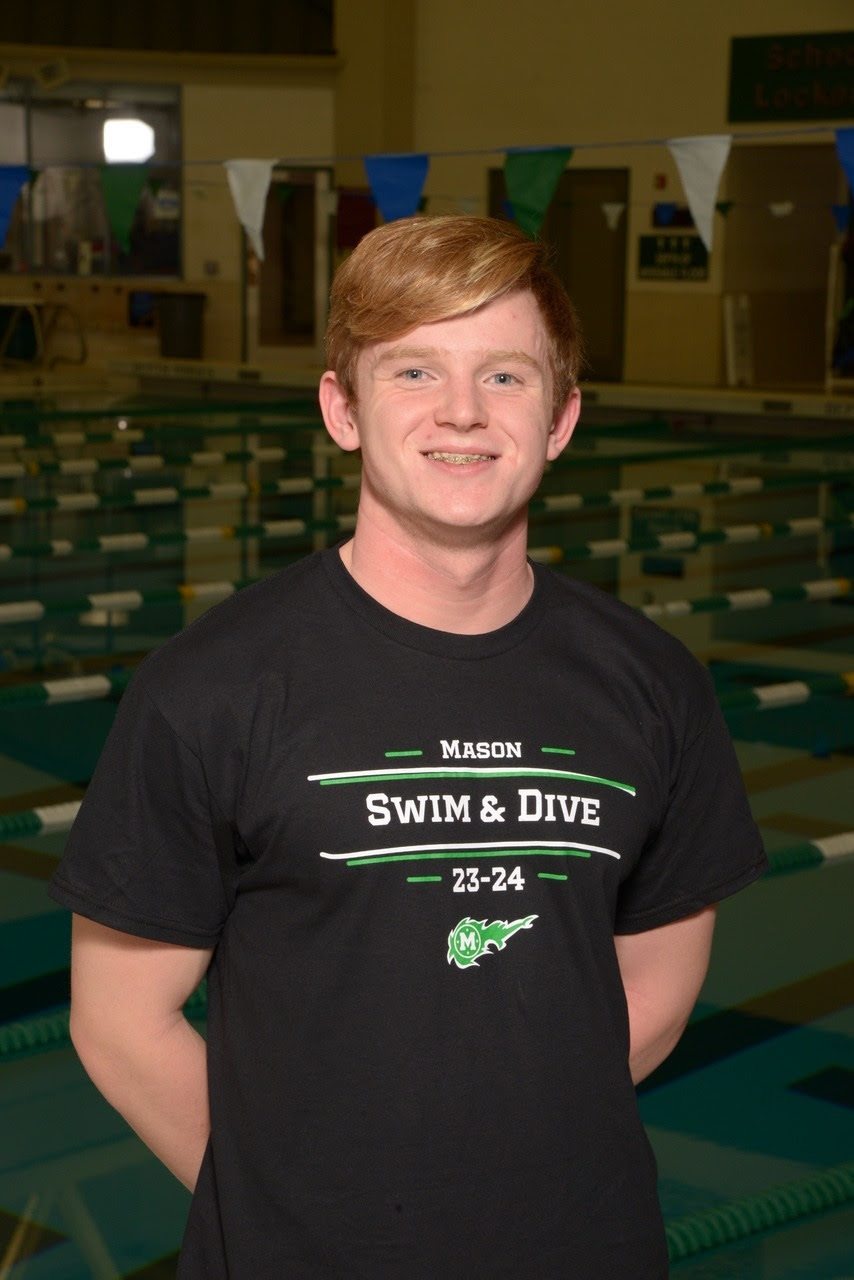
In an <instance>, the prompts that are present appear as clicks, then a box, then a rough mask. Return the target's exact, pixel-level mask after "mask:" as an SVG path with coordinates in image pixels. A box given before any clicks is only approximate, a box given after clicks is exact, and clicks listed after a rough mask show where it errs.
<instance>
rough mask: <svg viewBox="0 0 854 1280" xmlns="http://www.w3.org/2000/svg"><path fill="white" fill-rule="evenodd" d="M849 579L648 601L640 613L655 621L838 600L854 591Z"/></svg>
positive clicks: (830, 579)
mask: <svg viewBox="0 0 854 1280" xmlns="http://www.w3.org/2000/svg"><path fill="white" fill-rule="evenodd" d="M852 585H854V584H852V581H851V579H850V578H818V579H816V580H815V581H813V582H799V583H797V584H796V585H795V586H793V587H775V588H773V589H772V588H769V587H751V588H748V589H746V590H744V591H728V592H725V593H723V594H721V595H716V596H701V597H699V598H698V599H695V600H668V601H667V602H666V603H665V604H645V605H643V606H641V608H640V612H641V613H645V614H646V616H647V617H648V618H652V619H654V620H659V619H669V618H684V617H686V616H687V615H688V614H692V613H714V612H718V611H721V610H732V611H733V612H739V611H743V610H748V609H765V608H767V607H768V606H769V605H772V604H788V603H791V602H792V601H795V600H806V601H810V602H815V601H818V600H837V599H839V598H840V597H842V596H847V595H849V594H850V592H851V590H852Z"/></svg>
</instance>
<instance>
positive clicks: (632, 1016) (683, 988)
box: [614, 906, 715, 1084]
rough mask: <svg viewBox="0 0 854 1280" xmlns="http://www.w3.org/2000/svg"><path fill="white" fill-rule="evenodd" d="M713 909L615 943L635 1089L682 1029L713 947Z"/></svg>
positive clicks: (698, 989)
mask: <svg viewBox="0 0 854 1280" xmlns="http://www.w3.org/2000/svg"><path fill="white" fill-rule="evenodd" d="M714 927H715V908H714V907H713V906H712V907H705V908H704V909H703V910H702V911H698V912H697V913H696V915H693V916H686V917H685V919H683V920H674V921H673V923H672V924H665V925H662V926H661V927H660V928H658V929H650V930H648V931H647V932H645V933H632V934H618V935H617V936H616V937H615V938H614V946H615V947H616V950H617V961H618V963H619V966H620V974H621V976H622V979H623V987H624V988H625V992H626V1001H627V1003H628V1007H629V1029H630V1032H631V1048H630V1050H629V1067H630V1068H631V1073H632V1079H633V1080H634V1082H635V1084H639V1083H640V1081H641V1080H643V1079H644V1078H645V1077H646V1076H648V1075H649V1074H650V1072H651V1071H654V1070H655V1068H656V1067H657V1066H658V1064H659V1063H660V1062H663V1061H664V1059H665V1058H666V1057H667V1055H668V1054H669V1053H670V1051H671V1050H672V1049H673V1048H674V1047H675V1045H676V1042H677V1041H678V1039H679V1037H680V1036H681V1034H682V1032H683V1031H684V1030H685V1026H686V1024H687V1022H688V1019H689V1017H690V1016H691V1010H692V1009H693V1007H694V1003H695V1001H696V999H697V996H698V995H699V994H700V988H701V986H702V985H703V979H704V978H705V976H706V970H707V969H708V967H709V954H710V952H711V948H712V933H713V931H714Z"/></svg>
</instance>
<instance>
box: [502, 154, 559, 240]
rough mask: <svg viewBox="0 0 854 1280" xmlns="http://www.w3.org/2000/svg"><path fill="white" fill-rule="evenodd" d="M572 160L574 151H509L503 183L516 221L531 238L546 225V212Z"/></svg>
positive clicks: (505, 162)
mask: <svg viewBox="0 0 854 1280" xmlns="http://www.w3.org/2000/svg"><path fill="white" fill-rule="evenodd" d="M571 159H572V147H534V148H524V149H521V148H520V149H518V150H515V149H514V150H513V151H508V152H507V153H506V155H505V157H504V181H505V183H506V185H507V199H508V200H509V202H510V205H511V207H512V209H513V218H514V221H515V222H516V223H517V225H518V226H520V227H521V228H522V230H523V231H527V233H528V235H529V236H531V237H532V238H533V237H535V236H536V235H537V233H538V232H539V230H540V227H541V226H542V225H543V218H544V217H545V216H546V210H547V209H548V207H549V205H550V204H551V202H552V197H553V196H554V193H555V191H556V190H557V184H558V183H559V182H560V175H561V174H562V173H563V171H564V169H565V168H566V166H567V165H568V164H569V162H570V160H571Z"/></svg>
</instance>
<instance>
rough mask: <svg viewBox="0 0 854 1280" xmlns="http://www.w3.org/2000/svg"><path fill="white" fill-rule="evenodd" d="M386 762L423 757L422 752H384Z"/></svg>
mask: <svg viewBox="0 0 854 1280" xmlns="http://www.w3.org/2000/svg"><path fill="white" fill-rule="evenodd" d="M384 754H385V758H386V760H400V759H401V758H402V757H403V756H423V755H424V752H423V751H386V752H385V753H384Z"/></svg>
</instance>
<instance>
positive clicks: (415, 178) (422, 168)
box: [364, 154, 430, 222]
mask: <svg viewBox="0 0 854 1280" xmlns="http://www.w3.org/2000/svg"><path fill="white" fill-rule="evenodd" d="M364 165H365V173H366V174H367V175H368V182H369V183H370V187H371V191H372V192H373V195H374V199H375V200H376V202H377V208H378V209H379V211H380V213H381V214H382V216H383V220H384V221H385V222H396V221H397V219H398V218H411V217H412V215H413V214H414V213H417V212H418V208H419V204H420V201H421V192H422V191H423V190H424V183H425V182H426V181H427V170H428V169H429V167H430V157H429V156H426V155H415V154H412V155H400V156H394V155H379V156H365V157H364Z"/></svg>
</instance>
